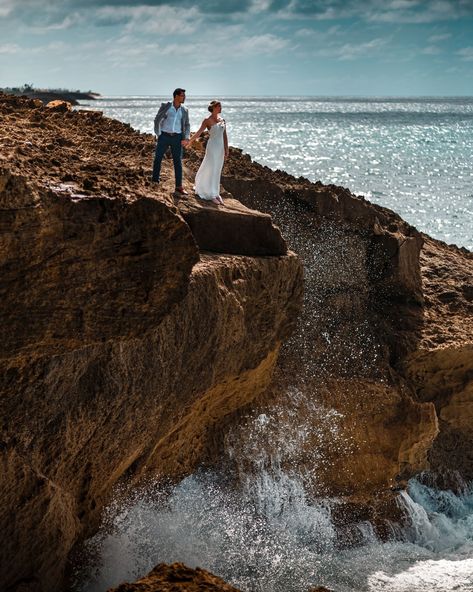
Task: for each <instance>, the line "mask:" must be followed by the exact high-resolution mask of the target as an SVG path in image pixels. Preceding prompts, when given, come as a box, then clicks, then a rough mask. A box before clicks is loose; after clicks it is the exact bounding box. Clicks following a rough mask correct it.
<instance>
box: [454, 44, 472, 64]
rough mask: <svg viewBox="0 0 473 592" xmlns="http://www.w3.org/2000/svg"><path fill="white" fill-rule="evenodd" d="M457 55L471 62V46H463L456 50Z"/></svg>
mask: <svg viewBox="0 0 473 592" xmlns="http://www.w3.org/2000/svg"><path fill="white" fill-rule="evenodd" d="M457 55H459V56H460V57H461V59H462V60H464V61H465V62H473V47H471V46H470V47H463V48H462V49H459V50H458V51H457Z"/></svg>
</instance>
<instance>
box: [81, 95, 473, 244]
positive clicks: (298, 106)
mask: <svg viewBox="0 0 473 592" xmlns="http://www.w3.org/2000/svg"><path fill="white" fill-rule="evenodd" d="M212 98H213V97H212ZM208 99H209V97H195V98H193V97H190V98H188V99H187V102H186V104H187V106H188V107H189V109H190V117H191V127H192V130H196V129H197V128H198V126H199V124H200V122H201V120H202V119H203V118H204V117H205V116H206V114H207V111H206V104H207V103H208ZM164 100H168V99H167V97H148V96H146V97H138V96H136V97H103V98H101V99H99V100H97V101H94V102H90V103H88V104H87V105H84V107H85V108H93V109H99V110H102V111H103V112H104V113H105V114H106V115H107V116H110V117H114V118H116V119H119V120H121V121H125V122H127V123H130V124H131V125H132V126H133V127H134V128H136V129H139V130H141V131H143V132H152V130H153V120H154V115H155V113H156V111H157V107H158V106H159V104H160V103H161V101H164ZM221 100H222V105H223V116H224V117H225V119H226V121H227V125H228V133H229V138H230V143H231V144H232V145H234V146H238V147H240V148H242V149H243V150H244V151H245V152H247V153H249V154H251V156H252V157H253V159H254V160H256V161H258V162H260V163H262V164H265V165H267V166H269V167H271V168H273V169H276V168H279V169H283V170H285V171H287V172H289V173H291V174H293V175H295V176H300V175H303V176H304V177H307V178H308V179H310V180H311V181H318V180H320V181H322V182H323V183H335V184H337V185H343V186H344V187H348V188H349V189H350V190H351V191H352V192H353V193H355V194H359V195H364V196H365V197H366V198H367V199H369V200H370V201H373V202H376V203H379V204H380V205H383V206H386V207H388V208H391V209H393V210H395V211H396V212H397V213H399V214H400V215H401V216H402V217H403V218H404V219H405V220H407V221H408V222H410V223H411V224H413V225H414V226H416V227H417V228H418V229H419V230H421V231H423V232H426V233H428V234H430V235H431V236H433V237H435V238H438V239H441V240H444V241H446V242H447V243H455V244H457V245H459V246H464V247H466V248H468V249H470V250H473V222H472V220H473V168H472V163H473V97H459V98H428V97H427V98H411V99H407V98H403V99H400V98H350V97H347V98H336V97H335V98H330V97H327V98H320V97H313V98H307V97H266V98H265V97H222V98H221ZM84 107H83V108H84Z"/></svg>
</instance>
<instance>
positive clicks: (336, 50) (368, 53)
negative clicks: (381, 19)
mask: <svg viewBox="0 0 473 592" xmlns="http://www.w3.org/2000/svg"><path fill="white" fill-rule="evenodd" d="M386 43H387V40H386V39H381V38H377V39H372V40H371V41H367V42H364V43H345V44H343V45H340V46H335V45H334V46H331V47H323V48H321V49H318V50H316V51H315V55H316V56H319V57H327V58H335V59H337V60H341V61H350V60H356V59H358V58H362V57H372V56H374V55H376V54H377V53H378V52H379V50H380V49H381V48H382V47H383V46H384V45H386Z"/></svg>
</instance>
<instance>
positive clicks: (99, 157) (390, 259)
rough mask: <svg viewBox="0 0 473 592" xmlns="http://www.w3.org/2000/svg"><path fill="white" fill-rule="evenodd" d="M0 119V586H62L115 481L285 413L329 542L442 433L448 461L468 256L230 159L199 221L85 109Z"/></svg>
mask: <svg viewBox="0 0 473 592" xmlns="http://www.w3.org/2000/svg"><path fill="white" fill-rule="evenodd" d="M0 114H1V122H2V123H1V125H2V130H3V131H4V133H3V134H2V137H1V140H0V145H1V151H0V224H1V229H2V233H1V239H0V240H1V247H2V248H1V273H2V282H1V286H0V291H1V297H2V303H3V306H2V318H1V323H2V343H1V344H0V364H1V369H2V372H1V377H2V378H1V383H0V392H1V401H2V414H1V416H2V441H1V446H0V454H1V458H2V479H1V482H0V499H1V501H2V509H1V514H0V525H1V528H2V545H1V553H2V555H1V565H0V574H1V577H0V579H1V585H2V588H5V589H6V590H11V591H14V590H46V589H47V590H53V591H54V590H60V589H61V588H62V587H63V583H64V577H65V571H66V565H67V558H68V555H69V553H70V551H71V549H72V548H73V547H74V545H76V544H77V543H78V542H80V541H81V540H83V539H84V538H85V537H87V536H90V535H91V534H92V533H93V532H95V530H96V528H97V526H98V523H99V518H100V513H101V510H102V509H103V507H104V505H105V504H107V503H108V502H109V501H110V497H111V495H112V492H113V490H114V487H115V486H116V485H117V483H123V484H126V485H127V487H130V488H132V487H134V486H135V485H136V484H137V483H139V482H140V480H141V479H143V478H146V477H149V476H152V477H156V476H158V477H165V478H167V479H171V480H177V479H179V478H180V477H183V476H185V475H188V474H190V473H191V472H192V471H194V470H195V469H196V468H197V467H199V466H202V465H204V466H210V467H216V466H219V465H221V463H222V447H224V446H225V438H226V435H227V433H228V428H229V427H232V428H234V430H235V431H236V432H238V430H239V429H242V430H244V423H245V421H246V420H245V418H246V417H248V416H251V414H254V413H259V412H261V410H262V409H264V410H265V412H268V413H270V412H271V409H277V410H282V412H283V413H284V411H285V410H286V411H290V413H289V412H288V413H284V416H285V422H286V423H285V426H286V428H287V433H291V422H295V425H297V423H298V422H300V421H304V425H305V426H307V428H308V429H307V431H306V432H305V433H306V435H307V437H306V438H305V439H304V441H303V442H301V445H300V446H298V447H297V450H296V454H292V453H291V454H292V456H291V455H288V456H287V457H286V458H285V461H284V462H286V463H287V464H288V465H290V466H291V467H292V468H297V469H298V470H300V472H301V474H303V475H304V476H305V481H306V485H307V488H308V491H310V492H311V493H312V494H313V495H314V496H319V495H337V496H340V499H341V500H342V501H344V502H345V505H341V507H340V508H341V509H340V512H339V514H340V515H339V516H338V517H335V519H336V520H338V521H339V523H340V528H341V530H343V528H345V527H348V526H347V525H348V524H349V523H350V522H352V521H353V517H354V516H362V519H370V520H372V521H373V522H374V523H375V524H377V525H378V530H379V533H380V534H382V533H383V524H384V522H385V520H386V518H387V517H388V516H391V517H392V508H393V504H392V502H393V501H394V500H395V491H396V490H397V489H398V488H400V487H403V486H404V485H405V483H406V480H407V479H408V478H409V477H411V476H412V475H414V474H417V473H418V472H420V471H422V470H424V469H427V468H429V466H430V465H431V464H432V466H434V467H435V468H436V470H438V472H439V474H440V473H442V471H443V468H442V467H443V465H442V462H444V461H442V458H444V457H442V455H443V454H448V446H450V444H449V442H452V433H454V438H456V441H461V442H463V443H464V449H465V450H466V449H467V447H468V445H469V442H471V437H472V435H471V433H470V432H469V428H468V426H466V425H464V424H463V423H462V419H461V413H460V410H461V409H464V408H465V405H466V406H467V407H468V406H470V405H471V404H472V403H471V401H472V399H471V396H470V394H471V390H470V385H471V365H472V360H471V358H470V356H469V351H470V349H469V348H471V334H472V333H471V330H470V327H471V306H472V304H471V298H472V295H471V290H470V288H471V286H470V284H469V281H470V280H468V279H467V278H468V274H469V273H470V272H471V267H470V266H471V257H470V254H468V253H465V252H463V251H461V250H459V249H455V248H454V247H448V246H446V245H443V244H442V243H439V242H437V241H433V240H432V239H430V238H428V237H423V236H422V235H421V234H420V233H418V232H417V231H416V230H415V229H414V228H412V227H411V226H409V225H408V224H406V223H405V222H404V221H403V220H402V219H401V218H399V216H397V215H396V214H394V213H393V212H390V211H389V210H386V209H384V208H380V207H378V206H375V205H373V204H370V203H369V202H367V201H366V200H363V199H362V198H359V197H357V196H354V195H352V194H351V193H350V192H349V191H348V190H346V189H343V188H340V187H334V186H323V185H322V184H320V183H316V184H313V183H310V182H309V181H307V180H305V179H294V178H293V177H291V176H290V175H287V174H286V173H283V172H280V171H271V170H270V169H268V168H266V167H263V166H261V165H259V164H257V163H254V162H252V161H251V159H250V157H249V156H247V155H244V154H242V153H241V151H239V150H237V149H232V150H231V156H230V158H229V160H228V161H227V163H226V166H225V169H224V175H223V178H222V183H223V186H224V187H225V189H226V191H227V193H226V194H225V195H224V198H225V204H226V205H225V207H223V208H218V207H217V206H214V205H213V204H203V203H200V202H199V201H197V200H196V199H195V197H194V196H193V195H189V196H186V197H182V198H178V197H176V196H175V195H173V193H172V189H173V174H172V171H171V163H170V162H169V161H167V162H164V166H163V175H162V183H161V184H160V185H159V187H157V186H156V185H153V184H152V183H151V182H150V180H149V178H150V169H151V163H152V156H153V149H154V141H153V138H152V137H151V136H149V135H146V134H140V133H138V132H136V131H134V130H133V129H131V128H130V126H127V125H125V124H122V123H120V122H118V121H114V120H111V119H107V118H105V117H103V116H102V114H101V113H98V112H90V111H89V112H85V111H83V112H81V111H67V110H63V109H61V108H60V106H59V107H58V108H50V109H47V108H45V107H43V106H42V104H40V103H39V102H38V101H34V100H27V99H22V98H18V97H10V96H5V95H0ZM200 158H201V152H200V151H199V147H198V146H197V147H196V149H195V150H191V151H189V152H188V154H187V155H186V158H185V161H184V164H185V167H186V179H187V180H186V183H187V188H188V189H189V190H190V189H191V181H192V177H193V173H194V172H195V170H196V168H197V166H198V163H199V162H200ZM275 224H277V226H276V225H275ZM295 252H296V253H297V255H296V254H295ZM302 265H303V266H304V278H303V271H302ZM429 273H431V276H430V279H429V275H428V274H429ZM439 277H441V278H442V280H441V283H442V284H443V283H445V282H447V283H449V284H451V289H449V290H443V288H441V287H440V286H439V281H438V278H439ZM470 277H471V276H470ZM429 282H430V283H429ZM303 283H304V297H303ZM449 292H450V295H449V294H448V293H449ZM453 312H455V314H456V315H457V317H456V318H457V321H458V326H459V327H462V329H461V332H455V331H454V332H453V333H455V335H454V336H453V335H452V331H451V328H450V327H451V314H452V313H453ZM468 323H470V325H469V324H468ZM440 334H442V335H443V336H444V338H443V340H442V339H440V338H439V337H438V336H439V335H440ZM446 348H450V350H451V351H454V352H455V356H457V354H458V355H459V356H460V357H461V360H460V362H458V363H456V364H455V372H453V373H452V372H451V370H452V368H451V359H452V358H448V356H446V357H445V356H444V354H445V352H444V353H442V352H443V350H445V349H446ZM426 356H427V357H426ZM439 360H440V361H442V360H443V362H442V364H443V365H442V364H439V363H438V362H439ZM449 360H450V361H449ZM422 368H423V369H424V370H422V371H420V369H422ZM446 374H451V381H450V383H449V384H450V386H449V388H448V389H444V388H443V386H442V388H440V389H439V388H438V385H444V384H445V380H444V377H445V376H446ZM294 392H297V393H298V396H297V397H293V396H292V395H291V393H294ZM468 408H469V407H468ZM320 409H322V410H323V409H332V410H334V411H335V412H336V413H337V418H338V419H337V421H338V429H337V430H338V431H337V434H336V438H335V436H334V430H333V429H331V428H333V426H330V425H329V424H328V423H327V422H325V423H324V422H321V421H320ZM314 410H315V411H314ZM439 418H440V421H439ZM455 422H456V423H455ZM460 424H461V425H460ZM452 431H453V432H452ZM261 444H262V445H266V443H264V442H263V443H261ZM314 451H315V452H317V454H314ZM460 457H461V455H460V456H459V459H458V462H457V465H456V467H455V469H456V470H457V471H458V473H459V474H460V475H464V477H465V478H467V477H468V475H469V473H468V470H470V469H468V467H469V465H468V464H467V463H465V462H464V461H462V460H461V458H463V457H461V458H460ZM317 459H321V461H320V462H319V461H318V460H317ZM246 460H248V462H251V459H246ZM246 460H245V459H244V461H245V462H246ZM226 462H228V459H227V461H226ZM230 470H231V467H230Z"/></svg>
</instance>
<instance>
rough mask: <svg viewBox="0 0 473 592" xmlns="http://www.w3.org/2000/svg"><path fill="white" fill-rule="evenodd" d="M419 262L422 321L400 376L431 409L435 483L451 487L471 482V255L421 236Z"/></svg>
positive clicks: (431, 451)
mask: <svg viewBox="0 0 473 592" xmlns="http://www.w3.org/2000/svg"><path fill="white" fill-rule="evenodd" d="M421 264H422V277H423V288H424V295H425V309H424V310H425V321H424V323H423V325H422V328H421V333H420V335H419V343H418V347H417V349H416V351H415V352H413V353H412V354H411V355H410V356H409V357H408V358H407V359H406V361H405V372H406V375H407V376H408V377H409V379H410V380H411V381H412V383H413V384H414V386H415V388H416V390H417V395H418V398H419V400H420V401H429V402H432V403H434V404H435V408H436V410H437V414H438V417H439V423H440V433H439V435H438V437H437V439H436V440H435V442H434V444H433V446H432V448H431V450H430V451H429V461H430V465H431V468H432V470H433V471H435V472H436V473H437V484H438V485H440V486H443V487H447V488H449V487H454V488H455V487H459V486H461V485H462V482H464V481H467V482H468V481H471V480H472V479H473V254H472V253H470V252H468V251H466V250H465V249H458V248H457V247H455V246H448V245H446V244H445V243H442V242H440V241H436V240H433V239H431V238H430V237H427V236H426V237H425V243H424V248H423V250H422V253H421Z"/></svg>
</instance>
